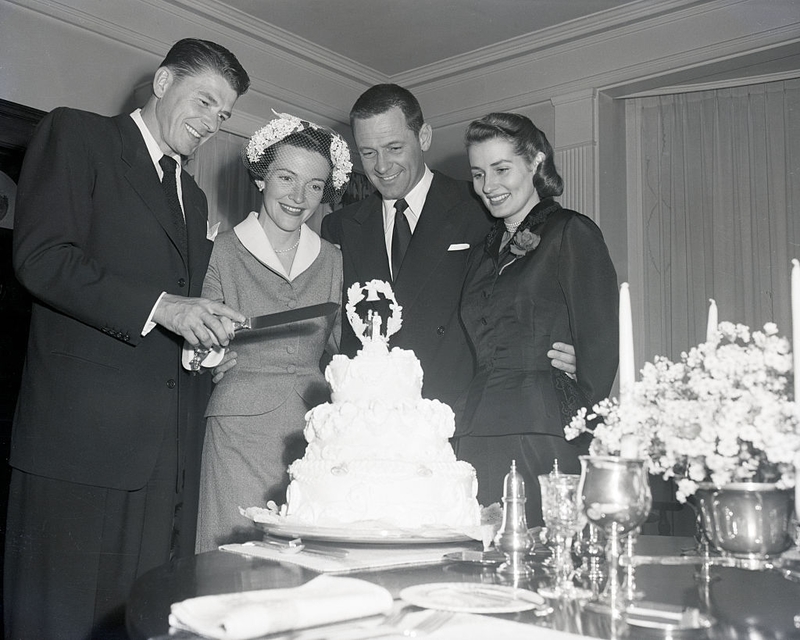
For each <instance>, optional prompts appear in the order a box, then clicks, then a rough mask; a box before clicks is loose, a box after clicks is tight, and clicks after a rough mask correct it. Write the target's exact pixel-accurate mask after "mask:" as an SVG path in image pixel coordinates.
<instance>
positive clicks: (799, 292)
mask: <svg viewBox="0 0 800 640" xmlns="http://www.w3.org/2000/svg"><path fill="white" fill-rule="evenodd" d="M792 364H793V366H794V401H795V405H796V406H797V407H798V410H800V261H798V260H797V258H795V259H794V260H792Z"/></svg>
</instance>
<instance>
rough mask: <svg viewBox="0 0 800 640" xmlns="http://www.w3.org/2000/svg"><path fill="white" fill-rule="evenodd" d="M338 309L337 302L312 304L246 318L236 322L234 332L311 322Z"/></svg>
mask: <svg viewBox="0 0 800 640" xmlns="http://www.w3.org/2000/svg"><path fill="white" fill-rule="evenodd" d="M338 308H339V304H338V303H337V302H323V303H321V304H312V305H310V306H308V307H300V308H299V309H289V310H288V311H278V312H277V313H267V314H266V315H263V316H253V317H251V318H246V319H245V321H244V322H234V323H233V328H234V331H243V330H245V329H250V330H255V329H268V328H270V327H277V326H279V325H282V324H289V323H291V322H299V321H300V320H310V319H311V318H321V317H322V316H328V315H331V314H332V313H336V310H337V309H338Z"/></svg>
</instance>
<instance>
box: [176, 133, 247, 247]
mask: <svg viewBox="0 0 800 640" xmlns="http://www.w3.org/2000/svg"><path fill="white" fill-rule="evenodd" d="M246 142H247V138H244V137H242V136H238V135H236V134H233V133H229V132H227V131H219V132H218V133H217V134H216V135H215V136H214V137H213V138H211V139H210V140H208V141H207V142H206V143H204V144H203V145H201V146H200V147H199V148H198V149H197V151H196V152H195V153H194V155H193V156H192V158H191V160H190V161H189V163H188V164H187V170H188V171H190V172H191V173H192V175H194V179H195V181H196V182H197V184H198V185H199V186H200V188H201V189H202V190H203V191H204V192H205V194H206V197H207V198H208V220H209V223H210V224H212V225H213V224H215V223H217V222H219V223H220V224H219V231H220V232H222V231H227V230H228V229H230V228H232V227H234V226H235V225H236V224H238V223H239V222H241V221H242V220H244V219H245V218H246V217H247V215H248V214H249V213H250V212H251V211H259V210H260V209H261V194H260V193H259V191H258V189H256V186H255V185H254V184H253V182H252V181H251V180H250V175H249V174H248V172H247V169H245V166H244V164H242V159H241V152H242V147H243V146H244V145H245V143H246Z"/></svg>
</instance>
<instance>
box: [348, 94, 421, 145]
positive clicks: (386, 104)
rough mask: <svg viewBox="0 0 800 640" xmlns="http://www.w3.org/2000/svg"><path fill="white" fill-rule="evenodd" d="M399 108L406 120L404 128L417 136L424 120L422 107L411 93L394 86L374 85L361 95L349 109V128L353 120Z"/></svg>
mask: <svg viewBox="0 0 800 640" xmlns="http://www.w3.org/2000/svg"><path fill="white" fill-rule="evenodd" d="M394 107H399V108H400V110H401V111H402V112H403V115H404V116H405V118H406V126H407V127H408V128H409V129H411V131H413V132H414V135H417V134H419V132H420V130H421V129H422V125H423V124H425V118H424V117H423V116H422V107H420V106H419V101H418V100H417V99H416V97H415V96H414V94H413V93H411V92H410V91H409V90H408V89H405V88H404V87H401V86H399V85H396V84H376V85H375V86H373V87H370V88H369V89H367V90H366V91H365V92H364V93H362V94H361V95H360V96H359V97H358V100H356V103H355V104H354V105H353V108H352V109H350V126H351V127H352V126H353V121H354V120H364V119H366V118H371V117H373V116H378V115H381V114H382V113H386V112H387V111H389V110H390V109H393V108H394Z"/></svg>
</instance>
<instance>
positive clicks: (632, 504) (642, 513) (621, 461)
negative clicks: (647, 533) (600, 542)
mask: <svg viewBox="0 0 800 640" xmlns="http://www.w3.org/2000/svg"><path fill="white" fill-rule="evenodd" d="M580 461H581V479H580V483H579V487H578V496H579V500H580V504H581V508H582V510H583V512H584V513H585V514H586V517H587V518H588V520H589V522H593V523H594V524H596V525H597V526H599V527H601V528H602V529H603V530H604V531H605V532H606V540H607V543H606V559H607V566H608V580H607V581H606V587H605V589H604V591H603V593H602V594H601V596H600V599H601V601H602V602H603V604H605V605H607V606H608V607H609V609H610V612H611V615H612V617H614V618H620V617H621V616H622V610H623V608H624V603H623V602H622V595H623V594H622V592H621V590H620V582H619V557H620V538H621V536H623V535H624V534H626V533H628V532H630V531H633V530H635V529H637V528H638V527H640V526H641V525H642V524H643V523H644V521H645V520H646V519H647V516H648V514H649V513H650V507H651V506H652V502H653V499H652V496H651V494H650V484H649V482H648V477H647V469H646V467H645V461H644V460H642V459H638V458H620V457H614V456H581V457H580Z"/></svg>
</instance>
